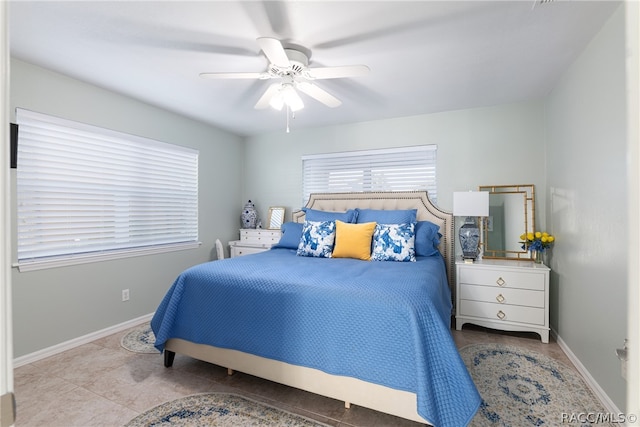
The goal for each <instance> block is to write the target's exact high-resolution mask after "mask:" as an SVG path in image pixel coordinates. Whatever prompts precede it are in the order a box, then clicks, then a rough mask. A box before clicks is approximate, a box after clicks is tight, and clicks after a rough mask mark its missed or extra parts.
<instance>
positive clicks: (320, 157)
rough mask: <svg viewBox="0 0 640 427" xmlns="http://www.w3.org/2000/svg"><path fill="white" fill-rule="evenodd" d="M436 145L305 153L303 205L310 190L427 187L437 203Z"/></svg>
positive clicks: (407, 189) (338, 190) (430, 196)
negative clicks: (306, 154)
mask: <svg viewBox="0 0 640 427" xmlns="http://www.w3.org/2000/svg"><path fill="white" fill-rule="evenodd" d="M436 153H437V146H436V145H420V146H414V147H402V148H389V149H382V150H366V151H350V152H343V153H329V154H315V155H308V156H303V157H302V174H303V205H304V204H306V202H307V200H309V195H310V194H311V193H327V192H329V193H342V192H345V193H346V192H361V191H411V190H427V191H428V192H429V198H430V199H431V200H432V201H433V202H434V203H436V201H437V191H436Z"/></svg>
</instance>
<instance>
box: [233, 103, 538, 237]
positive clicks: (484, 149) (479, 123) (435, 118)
mask: <svg viewBox="0 0 640 427" xmlns="http://www.w3.org/2000/svg"><path fill="white" fill-rule="evenodd" d="M297 114H304V110H302V111H300V112H298V113H297ZM420 144H436V145H437V146H438V159H437V162H438V163H437V174H438V205H439V206H440V208H442V209H444V210H447V211H451V210H452V208H453V206H452V205H453V192H454V191H465V190H477V189H478V186H480V185H499V184H534V185H535V186H536V192H537V194H536V197H537V199H538V200H540V204H539V205H538V206H537V209H536V212H537V214H539V215H540V216H539V217H542V215H541V214H540V213H543V212H544V200H545V191H544V190H545V174H544V161H545V159H544V149H543V147H544V109H543V103H542V102H528V103H521V104H511V105H500V106H496V107H488V108H477V109H470V110H460V111H450V112H443V113H437V114H427V115H420V116H412V117H404V118H398V119H391V120H380V121H375V122H365V123H356V124H349V125H341V126H331V127H323V128H316V129H310V130H298V129H295V122H294V123H293V125H292V130H291V133H288V134H287V133H285V131H284V129H283V130H282V132H275V133H271V134H267V135H260V136H255V137H250V138H247V145H246V148H247V153H246V156H245V159H246V160H245V161H246V163H245V167H246V184H245V190H244V197H245V198H251V199H252V200H254V201H255V202H256V207H257V208H258V209H259V211H260V213H261V215H266V212H267V209H268V207H269V206H271V205H274V206H286V207H287V218H291V209H299V208H300V207H301V205H302V161H301V156H302V155H305V154H317V153H331V152H341V151H352V150H368V149H376V148H387V147H403V146H410V145H420ZM527 165H529V166H530V167H525V166H527ZM538 224H540V221H539V222H538ZM518 237H519V236H516V237H515V238H516V239H517V238H518Z"/></svg>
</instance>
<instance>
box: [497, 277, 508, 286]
mask: <svg viewBox="0 0 640 427" xmlns="http://www.w3.org/2000/svg"><path fill="white" fill-rule="evenodd" d="M496 283H497V284H498V286H504V285H505V284H506V283H507V282H505V281H504V279H503V278H502V277H498V280H496Z"/></svg>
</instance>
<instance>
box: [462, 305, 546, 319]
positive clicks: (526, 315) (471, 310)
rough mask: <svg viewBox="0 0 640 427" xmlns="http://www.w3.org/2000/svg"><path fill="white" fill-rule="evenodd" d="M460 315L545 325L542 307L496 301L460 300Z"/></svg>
mask: <svg viewBox="0 0 640 427" xmlns="http://www.w3.org/2000/svg"><path fill="white" fill-rule="evenodd" d="M458 309H459V311H460V315H461V316H471V317H479V318H483V319H487V320H494V321H504V322H507V321H508V322H519V323H528V324H535V325H545V311H544V308H533V307H522V306H511V305H503V304H498V303H489V302H480V301H468V300H460V307H458Z"/></svg>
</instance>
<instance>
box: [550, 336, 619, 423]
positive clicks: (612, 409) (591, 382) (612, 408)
mask: <svg viewBox="0 0 640 427" xmlns="http://www.w3.org/2000/svg"><path fill="white" fill-rule="evenodd" d="M551 334H552V336H553V337H554V338H555V340H556V342H557V343H558V345H559V346H560V348H561V349H562V351H563V352H564V354H566V355H567V357H568V358H569V360H571V363H573V365H574V366H575V367H576V369H577V370H578V372H580V375H582V379H584V381H585V383H587V386H589V388H590V389H591V391H592V392H593V394H595V395H596V397H597V398H598V399H599V400H600V402H602V404H603V405H604V407H605V409H606V410H607V412H608V413H610V414H621V413H622V412H621V411H620V409H619V408H618V407H617V406H616V404H615V403H613V401H612V400H611V399H610V398H609V396H608V395H607V393H605V391H604V390H603V389H602V387H600V385H599V384H598V382H597V381H596V380H595V378H593V377H592V376H591V374H590V373H589V371H588V370H587V368H586V367H585V366H584V365H583V364H582V362H580V359H578V357H577V356H576V355H575V354H574V353H573V352H572V351H571V349H570V348H569V346H568V345H567V343H566V342H564V341H563V340H562V338H561V337H560V336H559V335H558V334H557V332H556V331H554V330H553V329H552V330H551Z"/></svg>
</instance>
